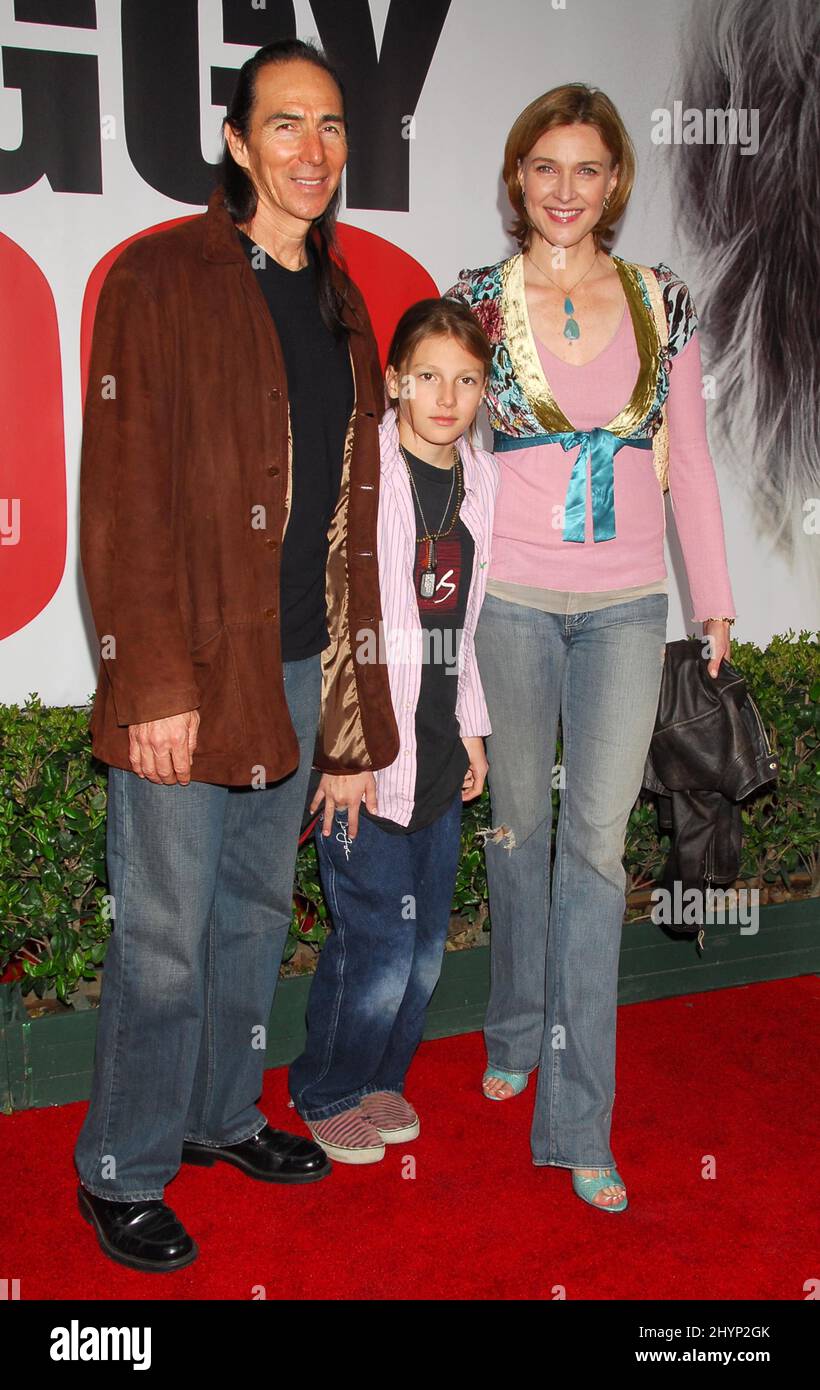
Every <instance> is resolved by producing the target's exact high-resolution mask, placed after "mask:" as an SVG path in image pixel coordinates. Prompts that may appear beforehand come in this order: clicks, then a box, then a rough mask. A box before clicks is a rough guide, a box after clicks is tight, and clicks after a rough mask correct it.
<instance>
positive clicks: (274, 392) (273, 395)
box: [268, 386, 282, 401]
mask: <svg viewBox="0 0 820 1390" xmlns="http://www.w3.org/2000/svg"><path fill="white" fill-rule="evenodd" d="M281 394H282V392H281V391H280V390H279V387H278V386H272V387H271V388H270V390H269V392H268V400H271V401H278V399H279V397H280V396H281Z"/></svg>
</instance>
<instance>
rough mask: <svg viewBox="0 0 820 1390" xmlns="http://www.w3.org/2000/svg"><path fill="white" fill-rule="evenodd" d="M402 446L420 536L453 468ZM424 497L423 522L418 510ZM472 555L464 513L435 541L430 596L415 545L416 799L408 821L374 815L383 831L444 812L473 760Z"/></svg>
mask: <svg viewBox="0 0 820 1390" xmlns="http://www.w3.org/2000/svg"><path fill="white" fill-rule="evenodd" d="M404 452H405V454H406V455H407V459H408V462H409V464H410V469H411V472H412V475H413V482H414V483H415V485H416V490H415V492H414V493H413V506H414V509H415V514H416V535H417V536H423V535H424V534H425V530H426V529H427V530H430V531H436V530H438V529H439V525H440V523H441V520H442V517H443V516H444V511H445V507H446V506H447V499H448V497H449V495H450V485H451V483H452V481H453V472H452V469H450V468H436V467H435V466H434V465H433V464H432V463H425V462H424V460H423V459H420V458H417V457H416V455H415V454H411V453H410V451H409V449H405V451H404ZM416 493H417V494H418V500H417V498H416ZM456 496H457V489H454V490H453V496H452V501H451V503H450V507H449V509H448V511H447V518H446V520H445V522H444V529H445V530H446V528H447V526H448V525H449V523H450V518H451V517H452V515H453V508H454V507H455V502H456ZM419 501H420V502H421V510H422V511H423V512H424V520H425V521H426V523H427V526H426V528H425V524H424V521H422V518H421V513H420V511H419V505H418V503H419ZM474 553H475V545H474V543H473V538H472V536H471V535H470V532H469V531H468V530H467V527H466V526H465V525H464V522H463V521H462V520H461V517H460V516H459V519H458V521H457V522H456V524H455V526H454V528H453V530H452V531H451V532H450V534H449V535H448V536H444V537H442V539H441V540H438V541H436V588H435V592H434V594H433V596H432V598H429V599H428V598H422V597H421V595H420V593H419V582H420V578H421V573H422V570H423V569H424V568H425V565H426V562H427V542H426V541H424V542H418V543H417V545H416V564H415V575H414V587H415V592H416V599H417V602H418V606H419V618H420V619H421V626H422V642H423V646H422V652H423V657H424V660H423V665H422V668H421V688H420V690H419V702H418V705H417V707H416V748H417V763H416V787H415V805H414V807H413V815H412V818H411V820H410V823H409V825H406V826H404V825H397V824H396V822H395V821H390V820H386V819H384V818H382V817H380V816H371V820H374V821H376V823H377V824H378V825H380V826H381V827H382V829H383V830H388V831H390V832H392V833H396V834H402V835H406V834H409V833H410V832H411V831H413V830H421V829H422V828H423V827H424V826H426V825H431V824H432V822H433V821H434V820H437V819H438V817H439V816H441V815H443V814H444V812H445V811H446V810H447V808H448V806H449V805H450V802H451V801H452V800H453V797H454V796H455V794H456V792H457V791H458V789H459V787H460V786H461V785H462V783H463V781H464V774H465V773H466V771H467V768H468V767H469V765H470V760H469V758H468V756H467V749H466V748H465V747H464V744H463V743H462V741H461V734H460V733H459V727H458V720H457V719H456V695H457V693H458V653H459V648H460V644H461V634H462V631H463V628H464V618H465V614H466V612H467V596H468V594H469V592H470V581H471V579H472V573H473V558H474ZM361 809H362V811H363V812H364V814H365V815H367V814H368V812H367V810H366V807H365V805H364V802H362V808H361Z"/></svg>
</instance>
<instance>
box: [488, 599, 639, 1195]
mask: <svg viewBox="0 0 820 1390" xmlns="http://www.w3.org/2000/svg"><path fill="white" fill-rule="evenodd" d="M666 613H667V597H666V595H665V594H650V595H647V596H645V597H644V598H640V599H634V600H632V601H631V602H627V603H619V604H616V605H613V606H612V607H610V608H603V609H600V610H598V611H595V612H589V613H576V614H574V615H569V616H564V615H559V614H556V613H542V612H540V611H539V610H538V609H534V608H525V607H524V606H522V605H519V604H513V603H507V602H506V601H505V600H502V599H498V598H495V597H493V596H492V595H489V596H488V597H487V598H486V599H485V602H484V607H483V609H482V612H481V617H480V619H479V623H478V629H477V632H476V655H477V658H478V664H479V669H480V671H481V678H482V681H483V684H484V691H485V695H486V699H487V705H488V708H489V712H490V721H491V723H492V728H493V732H492V734H491V735H490V737H489V738H488V739H487V759H488V762H489V764H490V771H489V784H490V799H491V805H492V826H493V830H494V831H495V832H496V833H495V834H493V835H488V836H487V844H486V862H487V881H488V888H489V900H490V917H491V926H492V930H491V935H490V943H491V989H490V999H489V1004H488V1008H487V1016H486V1021H485V1030H484V1032H485V1038H486V1043H487V1055H488V1059H489V1063H490V1064H491V1065H493V1066H496V1067H499V1068H503V1069H504V1070H506V1071H513V1072H521V1073H526V1072H530V1071H532V1070H534V1068H535V1067H539V1075H538V1088H537V1092H536V1097H535V1112H534V1115H533V1123H532V1133H531V1148H532V1156H533V1162H534V1163H536V1164H553V1165H555V1166H558V1167H569V1168H598V1167H602V1168H608V1167H611V1166H612V1165H613V1164H614V1159H613V1156H612V1151H611V1149H610V1144H609V1135H610V1126H611V1120H612V1106H613V1103H614V1099H615V1020H616V1003H617V989H618V958H619V953H620V944H621V928H622V925H623V917H624V908H625V899H624V890H625V886H626V874H625V872H624V867H623V862H622V861H623V852H624V837H625V833H626V825H627V821H628V819H629V814H630V811H631V810H632V807H633V805H634V803H635V800H636V798H637V796H638V793H639V791H640V787H641V781H642V775H643V769H644V763H645V761H646V754H647V751H648V749H649V744H650V740H651V738H652V731H653V728H654V722H655V714H656V711H657V704H658V696H659V693H660V683H661V675H662V671H663V657H664V643H665V638H666ZM559 714H560V718H561V729H562V737H563V764H562V769H557V768H556V769H554V767H553V764H554V762H555V748H556V737H557V730H558V719H559ZM553 777H555V785H556V786H558V787H559V788H560V805H561V810H560V815H559V818H558V829H557V835H556V850H555V866H554V870H553V874H552V885H550V832H551V818H552V817H551V805H550V790H551V785H552V778H553Z"/></svg>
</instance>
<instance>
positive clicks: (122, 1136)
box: [74, 656, 321, 1201]
mask: <svg viewBox="0 0 820 1390" xmlns="http://www.w3.org/2000/svg"><path fill="white" fill-rule="evenodd" d="M284 677H285V694H286V696H287V701H288V708H289V710H290V714H291V718H292V720H293V725H294V729H295V731H296V734H297V736H298V738H299V747H300V751H301V757H300V763H299V767H298V769H297V771H296V772H293V773H291V775H290V776H289V777H286V778H284V779H283V780H281V781H279V782H276V783H272V784H270V785H268V786H267V787H263V788H260V789H259V790H256V789H254V788H252V787H250V786H249V787H224V786H216V785H213V784H211V783H207V782H189V783H188V785H187V786H181V785H179V784H176V785H173V786H165V785H162V784H157V783H155V782H149V781H148V780H143V779H142V778H140V777H138V776H137V775H136V773H133V772H126V771H124V770H123V769H121V768H115V767H112V768H109V780H108V829H107V836H108V841H107V851H108V877H109V886H110V890H111V892H112V894H113V895H114V902H115V918H114V930H113V933H112V935H111V938H110V940H109V944H108V952H107V955H106V958H105V969H104V971H103V988H102V1000H101V1004H100V1014H99V1024H98V1030H97V1047H96V1056H95V1062H94V1077H93V1082H92V1091H91V1103H90V1105H89V1108H88V1113H87V1115H86V1118H85V1123H84V1124H83V1127H82V1130H81V1132H80V1136H79V1139H78V1141H77V1147H76V1150H75V1155H74V1156H75V1162H76V1164H77V1170H78V1172H79V1175H80V1180H81V1181H82V1183H83V1185H84V1186H85V1187H87V1188H88V1189H89V1191H91V1192H94V1193H96V1194H97V1196H99V1197H107V1198H110V1199H113V1200H118V1201H137V1200H141V1199H145V1198H160V1199H161V1198H162V1196H163V1189H164V1186H165V1184H166V1183H167V1182H170V1180H171V1179H172V1178H173V1177H174V1176H175V1174H176V1173H177V1171H178V1169H179V1166H180V1162H181V1154H182V1142H183V1139H196V1140H197V1141H198V1142H199V1143H203V1144H212V1145H220V1144H237V1143H239V1142H240V1141H241V1140H243V1139H248V1138H250V1136H251V1135H253V1134H256V1133H258V1131H259V1130H260V1129H262V1128H263V1126H264V1125H265V1124H266V1119H265V1116H264V1115H263V1114H262V1112H261V1110H259V1109H258V1108H257V1106H256V1104H255V1102H256V1101H257V1099H258V1098H259V1096H260V1094H261V1091H262V1078H263V1071H264V1066H265V1034H266V1031H267V1026H268V1017H269V1014H270V1008H271V1003H272V1000H273V995H274V990H275V988H276V980H277V976H278V971H279V964H280V961H281V958H282V949H283V947H284V944H285V938H286V936H287V932H288V927H289V925H290V920H291V905H292V899H293V876H294V864H295V859H296V852H297V844H298V837H299V831H300V827H301V821H302V815H303V812H304V806H305V794H306V789H307V782H308V777H309V775H310V767H311V763H312V761H313V748H314V741H315V737H316V728H317V724H318V718H319V697H320V689H321V662H320V657H319V656H312V657H308V658H307V659H306V660H304V661H294V662H286V663H285V665H284Z"/></svg>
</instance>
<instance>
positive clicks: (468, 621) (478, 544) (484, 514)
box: [355, 409, 499, 825]
mask: <svg viewBox="0 0 820 1390" xmlns="http://www.w3.org/2000/svg"><path fill="white" fill-rule="evenodd" d="M379 440H380V445H381V482H380V490H379V519H378V530H377V546H378V563H379V588H380V591H381V604H382V629H383V630H382V632H381V633H380V634H379V639H380V640H379V643H378V646H379V648H380V650H379V659H382V656H384V658H386V660H387V664H388V679H389V682H390V695H391V698H392V701H393V710H394V712H395V715H396V723H397V724H398V728H399V740H400V743H399V753H398V757H397V758H396V760H395V762H392V763H391V764H390V766H389V767H385V768H382V769H381V770H380V771H378V772H375V773H374V777H375V779H376V797H377V803H378V804H377V814H378V815H380V816H385V817H386V818H387V819H388V820H392V821H395V822H396V824H397V825H408V824H409V822H410V818H411V816H412V814H413V806H414V798H415V789H416V706H417V705H418V700H419V690H420V688H421V672H422V665H423V657H424V650H425V648H424V634H423V632H422V625H421V619H420V617H419V608H418V599H417V596H416V591H415V588H414V582H413V575H414V569H415V561H416V517H415V511H414V508H413V497H412V493H411V491H410V480H409V478H408V476H407V469H406V467H405V464H404V460H403V459H402V456H401V454H400V452H399V431H398V425H397V423H396V417H395V413H394V411H393V410H392V409H390V410H388V411H387V412H386V413H385V416H384V419H383V420H382V423H381V425H380V426H379ZM456 447H457V448H458V452H459V456H460V458H461V462H462V466H463V469H464V498H463V500H462V503H461V519H462V521H463V522H464V525H465V526H466V527H467V530H468V531H469V532H470V535H471V536H472V538H473V542H474V545H475V556H474V559H473V572H472V576H471V579H470V588H469V592H468V595H467V611H466V613H465V617H464V629H463V631H462V634H461V641H460V644H459V649H458V677H457V679H458V689H457V692H456V718H457V719H458V724H459V729H460V732H461V736H462V738H472V737H477V736H481V735H484V734H488V733H490V720H489V716H488V714H487V706H486V703H485V700H484V691H483V689H482V686H481V678H480V676H479V674H478V665H477V663H476V659H475V649H474V637H475V628H476V623H477V622H478V615H479V612H480V610H481V605H482V603H483V602H484V592H485V590H486V587H487V573H488V570H489V560H490V540H491V536H492V525H493V507H494V504H495V494H496V490H497V488H498V480H499V468H498V464H497V462H496V460H495V458H494V457H493V455H492V454H489V453H486V452H485V451H484V450H483V449H474V448H473V447H472V445H471V444H470V443H469V441H468V440H467V438H466V437H465V436H464V435H462V436H461V438H460V439H458V440H457V441H456ZM355 638H356V641H357V642H358V643H362V642H365V641H366V640H367V638H368V634H363V633H356V634H355ZM359 650H360V652H364V651H365V650H366V648H365V647H363V646H360V648H359ZM372 654H373V652H372V644H371V649H370V655H371V657H372ZM360 659H362V657H361V656H360Z"/></svg>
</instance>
